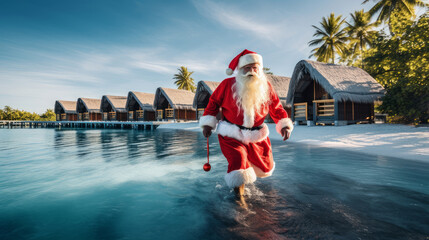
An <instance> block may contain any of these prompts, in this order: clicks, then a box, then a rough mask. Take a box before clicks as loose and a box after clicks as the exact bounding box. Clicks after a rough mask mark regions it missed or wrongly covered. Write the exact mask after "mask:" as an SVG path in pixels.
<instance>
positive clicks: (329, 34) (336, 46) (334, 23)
mask: <svg viewBox="0 0 429 240" xmlns="http://www.w3.org/2000/svg"><path fill="white" fill-rule="evenodd" d="M341 18H342V16H341V15H340V16H338V17H336V16H335V14H334V13H331V14H330V15H329V17H328V18H325V17H323V18H322V21H321V22H320V25H321V27H320V28H319V27H316V26H314V25H312V27H313V28H315V29H316V33H314V34H313V37H319V38H316V39H313V40H311V41H310V42H308V45H309V46H316V45H319V44H322V45H321V46H319V47H317V48H314V49H313V50H312V51H311V52H312V54H311V55H310V57H312V56H315V57H316V58H317V61H319V62H331V63H335V56H336V55H342V54H344V53H345V52H346V42H347V41H348V37H347V33H346V31H345V29H344V28H342V25H343V23H344V22H345V19H341Z"/></svg>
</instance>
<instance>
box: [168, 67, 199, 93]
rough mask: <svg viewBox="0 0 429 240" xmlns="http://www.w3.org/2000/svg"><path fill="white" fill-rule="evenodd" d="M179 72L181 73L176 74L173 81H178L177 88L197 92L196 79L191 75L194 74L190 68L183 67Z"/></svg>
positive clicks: (176, 82)
mask: <svg viewBox="0 0 429 240" xmlns="http://www.w3.org/2000/svg"><path fill="white" fill-rule="evenodd" d="M177 70H179V73H177V74H174V77H173V79H176V81H175V82H174V84H176V85H177V88H178V89H183V90H188V91H192V92H195V90H196V89H197V88H196V86H195V83H194V79H193V78H191V75H192V74H193V73H194V72H189V71H188V68H186V67H184V66H181V67H180V68H178V69H177Z"/></svg>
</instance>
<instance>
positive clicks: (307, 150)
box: [0, 129, 429, 239]
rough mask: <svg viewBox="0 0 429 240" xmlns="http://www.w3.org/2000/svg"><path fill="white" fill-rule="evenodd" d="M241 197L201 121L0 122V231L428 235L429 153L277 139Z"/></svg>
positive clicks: (23, 235)
mask: <svg viewBox="0 0 429 240" xmlns="http://www.w3.org/2000/svg"><path fill="white" fill-rule="evenodd" d="M272 143H273V152H274V159H275V161H276V170H275V172H274V175H273V176H272V177H270V178H266V179H258V181H257V182H256V183H255V184H254V185H250V186H248V188H247V189H246V193H247V198H248V204H249V210H244V209H242V208H240V207H239V206H238V205H237V204H236V202H235V199H234V196H233V193H232V192H231V190H230V189H228V188H227V187H226V185H225V182H224V180H223V176H224V174H225V172H226V167H227V166H226V160H225V159H224V157H223V155H222V153H221V151H220V148H219V145H218V142H217V137H216V136H212V137H210V163H211V165H212V170H211V171H210V172H208V173H206V172H204V171H203V170H202V166H203V164H204V163H205V162H206V148H205V144H206V141H205V139H204V137H203V136H202V134H201V133H199V132H191V131H181V130H171V129H157V130H156V131H154V132H144V131H133V130H115V129H101V130H100V129H90V130H88V129H63V130H58V129H1V130H0V239H359V238H360V239H427V237H428V236H429V227H428V226H429V200H428V199H429V164H428V163H425V162H415V161H411V160H403V159H400V158H392V157H384V156H377V155H365V154H362V153H355V152H349V151H344V150H338V149H330V148H318V147H314V146H309V145H304V144H296V143H288V142H286V143H284V142H281V141H275V140H273V141H272Z"/></svg>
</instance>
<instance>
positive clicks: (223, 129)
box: [216, 121, 270, 144]
mask: <svg viewBox="0 0 429 240" xmlns="http://www.w3.org/2000/svg"><path fill="white" fill-rule="evenodd" d="M216 131H217V132H218V134H220V135H221V136H227V137H230V138H234V139H237V140H238V141H240V142H242V143H244V144H248V143H255V142H260V141H262V140H264V139H265V138H267V137H268V135H269V134H270V130H269V129H268V126H267V124H265V123H263V124H262V128H261V129H259V130H253V131H251V130H241V129H240V128H239V127H237V126H236V125H234V124H231V123H229V122H226V121H219V124H218V126H217V130H216Z"/></svg>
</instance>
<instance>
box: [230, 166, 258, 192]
mask: <svg viewBox="0 0 429 240" xmlns="http://www.w3.org/2000/svg"><path fill="white" fill-rule="evenodd" d="M255 181H256V174H255V171H254V170H253V168H252V167H249V168H248V169H239V170H234V171H231V172H229V173H227V174H226V175H225V182H226V185H228V187H230V188H233V187H239V186H241V185H243V184H248V183H253V182H255Z"/></svg>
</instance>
